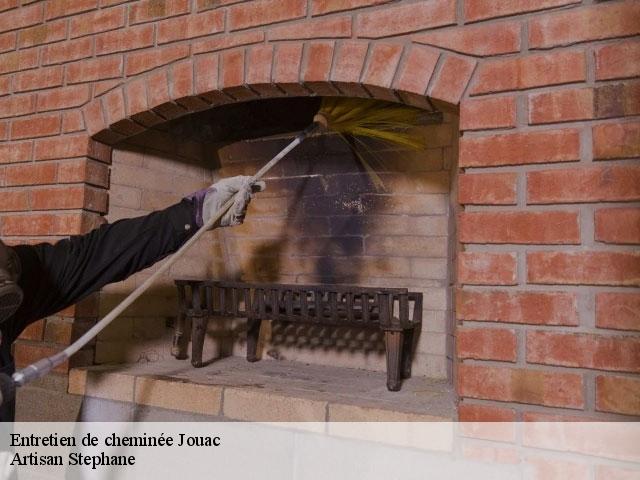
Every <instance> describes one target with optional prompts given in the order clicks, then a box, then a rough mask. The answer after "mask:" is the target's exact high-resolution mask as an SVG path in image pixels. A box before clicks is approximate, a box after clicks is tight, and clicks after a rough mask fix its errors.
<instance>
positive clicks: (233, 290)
mask: <svg viewBox="0 0 640 480" xmlns="http://www.w3.org/2000/svg"><path fill="white" fill-rule="evenodd" d="M175 283H176V286H177V288H178V298H179V315H178V319H177V322H176V326H175V334H174V339H173V348H172V354H173V355H174V356H175V357H176V358H179V359H185V358H187V347H188V342H189V336H190V337H191V364H192V365H193V366H194V367H196V368H199V367H202V366H203V365H204V364H203V361H202V350H203V346H204V339H205V334H206V330H207V324H208V321H209V319H210V318H212V317H231V318H246V319H247V322H248V323H247V360H248V361H250V362H255V361H257V360H259V358H258V339H259V336H260V326H261V323H262V321H263V320H275V321H280V322H297V323H307V324H315V325H331V326H348V327H359V328H374V329H379V330H382V331H383V332H384V337H385V346H386V359H387V388H388V389H389V390H391V391H397V390H400V385H401V381H402V379H403V378H408V377H410V376H411V360H412V352H413V349H414V343H415V340H416V337H417V333H416V332H419V331H420V325H421V323H422V294H421V293H417V292H409V291H408V290H407V289H406V288H372V287H358V286H349V285H340V286H336V285H285V284H263V283H243V282H226V281H213V280H176V282H175ZM189 325H191V331H190V332H189V327H188V326H189ZM189 333H191V335H189Z"/></svg>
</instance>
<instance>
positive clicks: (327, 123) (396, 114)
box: [0, 97, 424, 396]
mask: <svg viewBox="0 0 640 480" xmlns="http://www.w3.org/2000/svg"><path fill="white" fill-rule="evenodd" d="M421 114H422V111H421V110H420V109H417V108H413V107H409V106H405V105H400V104H395V103H390V102H382V101H378V100H369V99H356V98H339V97H329V98H324V99H323V100H322V104H321V106H320V110H319V111H318V113H317V114H316V115H315V117H314V119H313V123H312V124H311V125H310V126H309V127H307V128H306V129H305V130H304V131H302V132H301V133H299V134H298V135H297V136H296V138H295V139H294V140H293V141H292V142H291V143H289V145H287V146H286V147H285V148H284V149H283V150H282V151H281V152H280V153H278V154H277V155H276V156H275V157H273V158H272V159H271V160H270V161H269V162H268V163H267V164H266V165H264V166H263V167H262V168H261V169H260V170H259V171H258V172H257V173H256V174H255V175H254V176H253V177H252V178H251V183H253V182H256V181H258V180H260V179H261V178H262V177H263V176H264V175H265V174H266V173H267V172H268V171H269V170H270V169H271V168H273V167H274V166H275V165H276V164H277V163H278V162H279V161H280V160H282V159H283V158H284V157H285V155H287V154H288V153H289V152H290V151H291V150H293V149H294V148H295V147H297V146H298V145H300V143H302V141H303V140H304V139H305V138H307V137H309V136H311V135H313V134H316V133H323V132H334V133H336V134H338V135H341V136H342V137H343V138H344V139H345V140H346V141H347V142H348V143H349V144H350V145H351V147H352V148H353V149H354V151H355V153H356V155H357V156H358V158H359V159H360V161H361V162H362V164H363V165H364V167H365V169H366V170H367V172H368V173H369V175H371V177H372V178H373V180H374V183H375V184H376V186H380V185H381V184H382V183H381V181H380V178H379V177H378V175H377V174H376V173H375V172H374V170H373V168H372V167H371V166H370V165H369V163H368V162H367V161H366V160H365V159H364V157H363V156H362V155H361V154H360V153H359V152H358V150H357V143H358V142H360V145H362V146H365V144H364V143H363V142H362V140H360V139H361V138H362V137H364V138H369V139H373V140H379V141H382V142H385V143H390V144H394V145H398V146H402V147H406V148H411V149H420V148H423V147H424V142H423V138H422V136H421V135H420V133H418V132H416V130H415V128H414V127H415V126H416V125H418V123H419V118H420V116H421ZM234 198H235V197H234ZM234 198H231V199H230V200H229V201H228V202H227V203H225V204H224V205H223V206H222V208H220V210H218V212H217V213H216V214H215V215H214V216H213V217H212V218H211V219H209V221H208V222H207V223H205V224H204V225H203V226H202V227H201V228H200V229H199V230H198V231H197V232H196V233H195V234H194V235H193V236H192V237H191V238H190V239H189V240H188V241H187V242H186V243H185V244H184V245H183V246H182V247H181V248H180V249H179V250H178V251H177V252H176V253H174V254H173V255H172V256H171V257H169V258H168V259H167V260H166V261H165V263H163V264H162V266H161V267H160V268H159V269H158V270H157V271H156V272H155V273H154V274H153V275H151V276H150V277H149V278H148V279H147V280H146V281H145V282H144V283H142V285H140V286H139V287H138V288H136V289H135V290H134V291H133V292H131V293H130V294H129V296H128V297H127V298H125V299H124V300H123V301H122V302H121V303H120V304H119V305H118V306H117V307H115V308H114V309H113V310H112V311H111V312H109V314H108V315H106V316H105V317H104V318H102V320H100V321H99V322H98V323H96V324H95V325H94V326H93V327H92V328H91V329H90V330H88V331H87V332H86V333H85V334H84V335H82V336H81V337H80V338H79V339H78V340H76V341H75V342H74V343H73V344H71V345H69V346H68V347H67V348H65V349H64V350H63V351H61V352H59V353H57V354H55V355H52V356H50V357H47V358H44V359H42V360H39V361H37V362H36V363H34V364H32V365H29V366H28V367H25V368H23V369H21V370H18V371H17V372H16V373H14V374H13V377H12V379H11V380H9V379H8V378H7V380H8V382H2V381H0V383H2V384H3V388H2V393H4V396H7V395H9V394H12V393H13V392H14V391H15V387H18V386H22V385H24V384H26V383H28V382H30V381H32V380H34V379H36V378H40V377H42V376H44V375H45V374H46V373H48V372H49V371H50V370H52V369H53V368H54V367H56V366H57V365H60V364H61V363H64V362H65V361H66V360H68V359H69V357H71V355H73V354H74V353H76V352H77V351H78V350H80V349H81V348H82V347H84V346H85V345H86V344H87V343H89V342H90V341H91V340H92V339H93V338H94V337H95V336H96V335H97V334H98V333H100V331H102V330H103V329H104V328H105V327H106V326H107V325H109V323H111V322H112V321H113V320H114V319H115V318H117V317H118V315H120V314H121V313H122V312H123V311H124V310H126V309H127V307H129V306H130V305H131V304H132V303H133V302H134V301H135V300H137V299H138V298H139V297H140V296H141V295H142V294H143V293H144V292H145V291H146V290H147V289H148V288H149V287H151V285H152V284H153V283H154V282H155V281H156V280H157V279H158V278H159V277H161V276H162V275H164V273H165V272H167V271H168V270H169V269H170V268H171V266H172V265H173V264H174V263H175V262H177V261H178V259H180V257H182V255H184V253H185V252H186V251H187V250H188V249H189V248H191V247H192V246H193V244H194V243H196V242H197V241H198V239H199V238H200V237H201V236H202V235H203V234H204V233H205V232H206V231H207V230H209V229H210V228H211V227H213V225H215V223H216V222H217V221H218V220H220V218H222V216H223V215H224V214H225V212H226V211H227V210H228V209H229V208H230V207H231V205H233V202H234ZM0 380H1V379H0ZM9 392H11V393H9Z"/></svg>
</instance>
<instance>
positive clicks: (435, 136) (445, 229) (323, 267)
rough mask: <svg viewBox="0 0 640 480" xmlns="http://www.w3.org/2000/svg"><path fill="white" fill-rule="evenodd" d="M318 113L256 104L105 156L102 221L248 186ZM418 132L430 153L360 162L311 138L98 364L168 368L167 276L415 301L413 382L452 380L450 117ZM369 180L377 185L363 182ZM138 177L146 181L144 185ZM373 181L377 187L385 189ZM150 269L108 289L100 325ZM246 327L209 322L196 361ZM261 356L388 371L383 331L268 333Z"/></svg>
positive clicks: (128, 318)
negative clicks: (107, 191) (108, 162)
mask: <svg viewBox="0 0 640 480" xmlns="http://www.w3.org/2000/svg"><path fill="white" fill-rule="evenodd" d="M318 107H319V99H317V98H314V97H300V98H295V97H294V98H283V99H275V100H256V101H249V102H244V103H241V104H232V105H228V106H222V107H219V108H218V109H214V110H207V111H205V112H201V113H196V114H193V115H192V116H189V117H184V118H179V119H176V120H173V121H171V122H169V123H167V124H163V125H161V126H158V127H151V128H150V129H149V130H147V131H145V132H143V133H141V134H139V135H137V136H133V137H130V138H128V139H127V140H126V141H125V142H121V143H116V144H115V145H114V146H113V167H112V176H111V203H110V211H109V214H108V215H107V219H108V220H109V221H114V220H117V219H118V218H122V217H129V216H134V215H140V214H144V213H147V212H149V211H152V210H155V209H158V208H161V207H164V206H167V205H169V204H170V203H171V202H173V201H177V200H179V199H180V198H181V197H182V196H186V195H188V194H189V193H191V192H192V191H193V190H196V189H199V188H202V187H203V186H205V185H207V184H209V183H211V182H212V181H215V180H216V179H219V178H225V177H229V176H233V175H239V174H242V175H251V174H253V173H255V171H257V169H258V168H259V167H260V166H262V165H264V164H265V163H266V162H267V161H268V160H269V159H270V158H271V157H272V156H273V155H274V154H275V153H277V151H279V150H280V149H281V148H282V147H283V146H284V144H285V143H286V142H287V141H289V140H290V138H291V136H292V135H293V134H292V133H291V132H292V131H296V129H300V128H304V127H305V126H306V125H308V124H309V122H310V119H311V118H312V117H313V113H314V112H315V111H317V109H318ZM421 122H422V123H423V125H421V126H417V127H416V128H417V129H419V130H421V133H422V135H424V137H425V140H426V142H425V143H426V145H427V147H426V149H424V150H421V151H411V150H407V149H406V148H404V149H403V148H399V147H393V146H390V145H388V144H384V143H380V142H367V143H366V144H365V145H364V146H363V147H362V148H360V149H359V150H358V154H357V155H356V154H354V152H353V150H352V149H351V147H350V145H349V144H348V143H347V142H346V141H345V140H344V139H342V138H341V137H339V136H336V135H331V134H330V135H327V136H318V137H314V138H311V139H308V140H306V141H305V142H304V143H303V144H302V145H301V146H300V147H298V148H297V149H296V150H295V151H294V152H292V153H291V154H290V155H289V156H288V157H287V158H285V159H284V160H283V161H282V162H281V163H280V164H279V165H278V166H277V167H276V168H275V169H274V170H273V171H271V172H270V173H269V174H268V175H267V177H266V181H267V190H266V191H265V192H263V193H260V194H257V195H256V198H255V199H254V200H253V201H252V204H251V206H250V210H249V212H248V216H247V219H246V221H245V223H244V225H242V226H239V227H234V228H229V229H220V230H217V231H214V232H211V233H210V234H207V237H206V238H205V240H203V241H201V242H200V244H199V245H198V246H196V247H195V248H194V249H193V251H192V252H190V253H189V254H188V257H187V258H186V259H185V260H183V261H180V262H178V264H176V266H175V267H174V268H173V269H172V271H171V273H170V275H168V276H167V277H166V279H165V280H164V281H163V282H162V284H161V285H159V286H158V287H156V289H155V290H154V291H153V292H152V293H151V294H149V295H147V296H146V297H144V298H143V299H142V300H141V302H140V303H139V305H138V306H134V307H132V308H131V309H129V311H127V312H125V314H124V315H123V316H122V318H120V319H118V320H116V322H115V323H114V324H113V325H112V326H111V327H109V328H108V329H107V330H106V331H105V332H104V333H103V334H101V335H100V336H99V337H98V342H97V344H96V361H97V362H98V363H114V362H116V363H120V362H136V361H158V360H164V359H166V358H169V351H170V346H171V336H172V329H171V327H172V325H173V322H174V321H175V317H176V314H177V306H178V300H177V297H176V292H175V291H173V289H172V282H173V280H174V279H175V278H182V277H195V278H200V279H211V280H218V281H234V280H236V281H248V282H271V283H275V282H277V283H283V284H323V285H335V286H340V285H349V284H353V285H358V286H361V287H378V288H404V289H409V290H411V291H417V292H420V293H421V294H422V295H423V308H422V311H421V312H420V313H421V314H422V318H423V321H422V328H421V329H420V330H421V331H420V332H417V335H416V342H415V343H416V346H415V355H414V356H413V358H414V361H413V365H412V370H413V372H414V375H421V376H428V377H431V378H437V379H447V378H448V379H450V378H451V372H452V351H451V345H452V341H451V335H452V331H451V327H452V319H451V318H452V312H451V307H450V305H451V291H450V283H451V276H450V272H451V263H452V254H453V252H452V250H451V248H452V242H451V241H450V232H451V229H452V228H453V227H452V222H453V215H452V211H453V210H452V209H453V206H452V205H451V202H450V196H449V191H450V184H451V181H452V178H454V177H455V167H456V150H455V147H454V143H455V140H454V139H455V138H456V136H457V134H456V132H457V128H458V127H457V116H456V115H455V114H453V113H443V112H441V111H440V110H438V109H436V108H435V107H434V106H433V105H430V106H428V110H425V114H424V117H423V118H422V120H421ZM363 161H364V162H366V165H367V167H368V168H372V169H374V171H375V174H374V175H375V176H372V174H370V173H368V172H367V169H366V168H365V165H364V164H363ZM141 180H142V181H141ZM380 182H381V183H380ZM149 274H150V272H142V273H140V274H138V275H135V276H133V277H132V278H130V279H128V280H126V281H125V282H123V283H122V284H116V285H111V286H108V287H106V288H105V289H104V290H103V292H102V293H101V295H100V311H101V314H103V313H106V312H108V311H109V310H110V309H111V308H112V307H113V306H114V305H115V304H116V303H117V301H119V300H120V299H121V298H122V296H123V295H124V294H125V293H126V292H128V291H130V289H131V287H132V286H134V285H137V284H139V282H141V281H143V280H144V278H146V277H147V276H148V275H149ZM245 330H246V328H245V321H244V320H240V319H237V320H235V321H234V320H224V319H216V321H215V322H214V321H212V322H209V330H208V332H207V334H206V335H205V348H204V354H203V358H204V361H205V362H211V361H213V360H214V359H215V358H218V357H224V356H227V355H244V353H245V348H246V346H245V345H246V340H245V339H246V331H245ZM261 342H262V343H264V346H263V348H262V350H263V355H262V357H263V358H264V359H265V360H267V361H269V360H291V361H299V362H305V363H313V364H320V365H331V366H342V367H350V368H362V369H370V370H373V371H385V370H386V358H385V338H384V332H383V331H381V330H379V329H378V330H371V329H362V328H357V327H354V326H353V325H352V326H350V327H348V328H345V327H340V326H335V325H333V326H331V325H325V326H318V325H298V324H296V325H292V324H283V323H281V322H277V321H270V322H265V325H264V326H263V329H262V335H261Z"/></svg>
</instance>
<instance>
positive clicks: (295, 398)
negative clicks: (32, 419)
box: [69, 357, 455, 421]
mask: <svg viewBox="0 0 640 480" xmlns="http://www.w3.org/2000/svg"><path fill="white" fill-rule="evenodd" d="M385 380H386V376H385V374H384V373H380V372H370V371H364V370H355V369H347V368H337V367H326V366H318V365H309V364H304V363H298V362H290V361H275V360H274V361H261V362H257V363H249V362H247V361H246V360H244V359H243V358H239V357H228V358H224V359H220V360H217V361H215V362H213V363H211V364H209V365H208V366H206V367H203V368H199V369H196V368H192V367H191V365H190V364H189V363H188V361H180V360H166V361H162V362H154V363H137V364H123V365H102V366H93V367H86V368H78V369H74V370H72V371H71V374H70V378H69V393H72V394H76V395H83V396H85V402H88V403H87V404H91V405H93V410H95V409H96V408H98V409H99V407H96V405H97V404H99V403H100V402H101V401H102V402H114V401H116V402H120V403H123V404H130V405H131V412H130V413H131V418H136V419H140V418H141V416H140V415H137V414H136V410H139V412H144V413H145V415H143V417H144V418H145V419H148V418H157V417H158V416H159V413H158V412H160V411H161V412H162V415H160V416H161V417H162V418H163V419H165V420H167V419H172V418H175V419H176V420H189V419H190V418H192V419H193V420H200V419H203V418H210V419H216V420H245V421H442V420H453V419H454V418H455V406H454V392H453V389H452V387H451V386H450V385H449V384H447V383H446V382H443V381H441V380H431V379H427V378H424V377H413V378H410V379H407V380H405V382H404V384H403V386H402V390H401V391H400V392H389V391H387V389H386V386H385ZM96 402H97V403H96ZM85 410H86V411H89V410H91V409H89V410H87V409H86V408H85ZM172 412H173V414H172ZM82 419H83V420H92V418H90V415H84V416H83V418H82ZM114 420H122V419H120V418H118V419H114Z"/></svg>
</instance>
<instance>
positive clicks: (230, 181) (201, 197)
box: [187, 176, 266, 228]
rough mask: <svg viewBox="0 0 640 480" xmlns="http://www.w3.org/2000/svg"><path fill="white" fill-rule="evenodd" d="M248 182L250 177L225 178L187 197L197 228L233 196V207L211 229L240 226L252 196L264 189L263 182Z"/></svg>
mask: <svg viewBox="0 0 640 480" xmlns="http://www.w3.org/2000/svg"><path fill="white" fill-rule="evenodd" d="M250 181H251V177H246V176H237V177H231V178H225V179H223V180H220V181H219V182H216V183H214V184H213V185H211V186H210V187H209V188H205V189H203V190H199V191H197V192H195V193H193V194H192V195H190V196H189V197H187V198H188V199H190V200H193V202H194V204H195V217H196V218H195V220H196V225H197V226H198V228H200V227H202V225H204V224H205V223H207V222H208V221H209V219H210V218H211V217H213V216H214V215H215V214H216V213H217V212H218V210H220V208H222V206H223V205H224V204H225V203H226V202H227V201H228V200H229V199H230V198H231V197H233V196H234V195H235V200H234V202H233V205H231V207H230V208H229V209H228V210H227V211H226V212H225V214H224V215H223V216H222V218H221V219H220V220H218V221H217V222H216V223H215V224H214V226H213V227H212V228H216V227H229V226H234V225H240V224H241V223H242V222H243V221H244V217H245V215H246V213H247V207H248V206H249V202H250V201H251V198H252V197H253V194H254V193H256V192H261V191H263V190H264V189H265V188H266V185H265V183H264V182H253V183H250Z"/></svg>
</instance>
